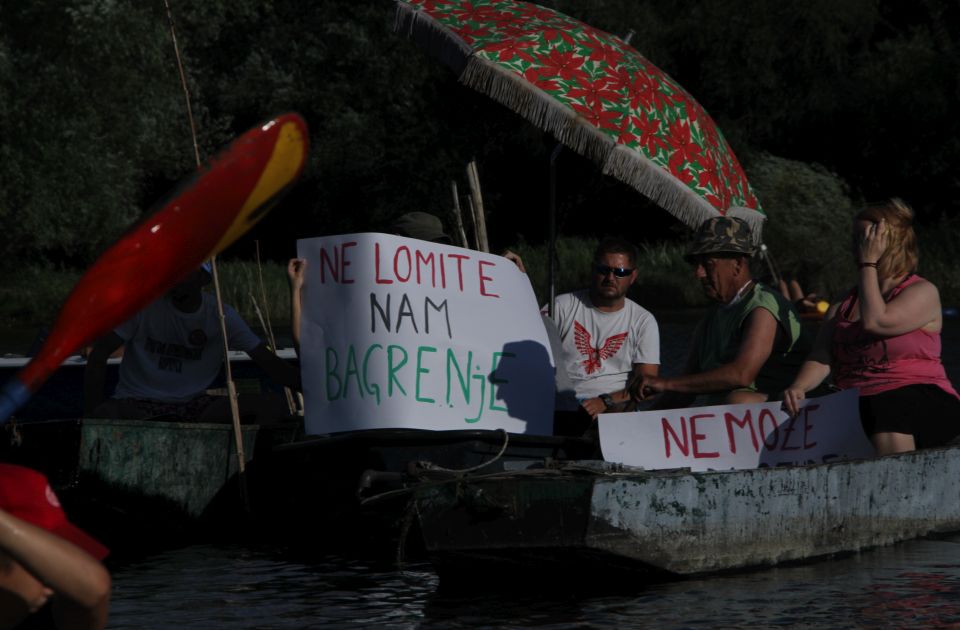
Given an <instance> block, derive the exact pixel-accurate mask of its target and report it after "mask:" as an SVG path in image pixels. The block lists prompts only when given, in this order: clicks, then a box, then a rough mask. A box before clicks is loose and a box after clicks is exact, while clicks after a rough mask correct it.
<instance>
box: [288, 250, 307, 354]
mask: <svg viewBox="0 0 960 630" xmlns="http://www.w3.org/2000/svg"><path fill="white" fill-rule="evenodd" d="M306 270H307V261H306V260H304V259H303V258H291V259H290V262H288V263H287V278H288V279H289V280H290V327H291V330H292V334H293V348H294V350H296V352H297V356H300V314H301V312H302V311H303V295H302V291H303V278H304V274H305V273H306Z"/></svg>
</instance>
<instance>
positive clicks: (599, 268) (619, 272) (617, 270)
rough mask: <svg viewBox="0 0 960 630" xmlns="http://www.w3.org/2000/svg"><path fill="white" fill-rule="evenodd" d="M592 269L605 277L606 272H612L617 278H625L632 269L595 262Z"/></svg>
mask: <svg viewBox="0 0 960 630" xmlns="http://www.w3.org/2000/svg"><path fill="white" fill-rule="evenodd" d="M593 271H594V272H595V273H596V274H597V275H598V276H603V277H606V276H607V274H608V273H612V274H613V275H614V276H615V277H617V278H626V277H627V276H629V275H630V274H631V273H633V269H627V268H626V267H608V266H606V265H601V264H595V265H594V266H593Z"/></svg>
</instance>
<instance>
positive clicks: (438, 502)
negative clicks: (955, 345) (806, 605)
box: [411, 447, 960, 586]
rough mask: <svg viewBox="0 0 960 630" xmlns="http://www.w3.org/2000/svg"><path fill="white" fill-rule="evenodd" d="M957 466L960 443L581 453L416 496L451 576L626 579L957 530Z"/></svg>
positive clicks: (796, 557)
mask: <svg viewBox="0 0 960 630" xmlns="http://www.w3.org/2000/svg"><path fill="white" fill-rule="evenodd" d="M958 475H960V448H957V447H953V448H942V449H931V450H925V451H917V452H912V453H906V454H901V455H893V456H886V457H880V458H875V459H869V460H858V461H847V462H836V463H829V464H819V465H811V466H796V467H779V468H759V469H751V470H730V471H722V472H699V473H694V472H690V471H689V470H687V469H680V470H663V471H645V470H643V469H639V468H630V467H626V466H622V465H617V464H611V463H607V462H602V461H581V462H575V461H571V462H561V463H556V464H554V465H540V466H538V467H531V468H529V469H527V470H523V471H510V472H504V473H500V474H493V475H483V476H475V477H471V478H454V479H448V480H444V481H430V482H424V483H422V484H421V485H420V486H418V487H416V488H414V489H413V491H412V497H411V501H412V504H413V507H414V509H415V511H416V515H417V519H418V520H419V524H420V530H421V532H422V536H423V543H424V546H425V548H426V551H427V553H428V555H429V558H430V560H431V561H432V562H433V563H434V565H435V566H436V568H437V569H438V571H439V573H440V576H441V583H442V584H443V583H446V584H448V585H450V584H453V585H456V584H458V583H463V582H466V583H468V584H472V585H476V584H481V583H482V584H486V585H496V584H505V583H512V582H515V581H516V580H528V581H529V580H531V578H534V579H535V581H537V582H543V581H544V580H545V579H551V580H552V581H554V580H555V581H557V582H560V583H564V584H566V585H571V584H580V585H583V584H584V583H585V582H584V580H586V581H587V583H589V585H593V586H596V585H599V584H600V583H604V584H607V583H609V582H610V581H613V582H615V583H617V584H618V585H620V586H623V585H625V584H636V583H637V581H638V580H645V579H650V578H664V577H670V576H684V575H690V574H698V573H709V572H716V571H724V570H731V569H744V568H750V567H761V566H771V565H776V564H779V563H783V562H793V561H801V560H808V559H813V558H820V557H824V556H830V555H832V554H839V553H844V552H855V551H858V550H862V549H867V548H870V547H876V546H880V545H888V544H891V543H895V542H898V541H903V540H907V539H912V538H918V537H922V536H928V535H932V534H938V533H944V532H952V531H958V530H960V486H958V485H957V484H956V483H954V480H955V479H957V478H958ZM480 575H484V576H487V578H489V579H478V576H480Z"/></svg>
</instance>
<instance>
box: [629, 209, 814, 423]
mask: <svg viewBox="0 0 960 630" xmlns="http://www.w3.org/2000/svg"><path fill="white" fill-rule="evenodd" d="M755 250H756V243H755V241H754V238H753V235H752V234H751V231H750V226H749V225H747V223H746V222H744V221H743V220H742V219H739V218H736V217H725V216H720V217H713V218H711V219H707V220H706V221H704V222H703V223H702V224H701V225H700V228H699V229H698V230H697V231H696V234H695V235H694V238H693V244H692V246H691V248H690V251H689V252H688V253H687V255H686V259H687V261H688V262H690V264H691V265H693V269H694V275H695V276H696V278H697V279H698V280H699V281H700V284H701V286H702V288H703V292H704V293H705V294H706V295H707V297H708V298H710V299H711V300H712V301H714V302H717V304H716V305H715V306H713V307H712V308H711V309H710V311H709V312H708V313H707V315H706V317H705V318H704V319H703V321H701V322H700V324H699V326H698V327H697V330H696V332H695V333H694V337H693V342H692V345H691V349H690V355H689V357H688V360H687V367H686V370H685V371H684V374H683V375H681V376H668V377H663V376H643V377H641V378H637V379H634V381H633V382H632V383H631V392H632V394H633V396H634V397H635V398H637V399H640V400H643V399H647V398H650V397H652V396H656V395H658V394H662V396H660V398H659V399H658V400H657V401H656V402H655V404H654V407H655V408H660V409H671V408H677V407H685V406H688V405H690V404H691V403H692V402H693V401H694V399H695V398H696V397H697V396H701V395H702V396H705V399H704V400H702V401H699V402H700V403H701V404H736V403H746V402H764V401H767V400H772V399H775V398H776V397H777V396H779V395H780V394H782V392H783V390H784V389H785V387H786V386H787V385H789V384H790V383H791V382H792V379H793V376H794V374H796V371H797V370H798V369H799V367H800V364H801V363H802V362H803V359H804V357H805V356H806V355H807V352H808V351H809V350H810V340H809V338H808V337H807V335H806V334H804V332H803V331H802V329H801V327H800V316H799V315H798V314H797V311H796V309H795V308H794V306H793V304H791V303H790V301H789V300H787V299H786V298H784V297H783V296H782V295H781V294H780V293H779V292H778V291H775V290H773V289H771V288H770V287H767V286H766V285H763V284H761V283H758V282H756V281H755V280H754V279H753V275H752V274H751V271H750V258H751V257H752V256H753V254H754V252H755Z"/></svg>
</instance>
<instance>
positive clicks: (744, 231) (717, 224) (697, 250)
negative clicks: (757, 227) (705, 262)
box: [684, 217, 756, 260]
mask: <svg viewBox="0 0 960 630" xmlns="http://www.w3.org/2000/svg"><path fill="white" fill-rule="evenodd" d="M755 251H756V246H755V245H754V243H753V234H752V233H751V232H750V226H749V225H747V223H746V221H744V220H743V219H739V218H737V217H713V218H712V219H707V220H706V221H704V222H703V223H701V224H700V227H699V228H698V229H697V231H696V233H695V234H694V235H693V243H692V245H691V246H690V251H688V252H687V253H686V255H685V256H684V258H686V259H687V260H691V259H692V258H694V257H696V256H702V255H705V254H743V255H745V256H753V253H754V252H755Z"/></svg>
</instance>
